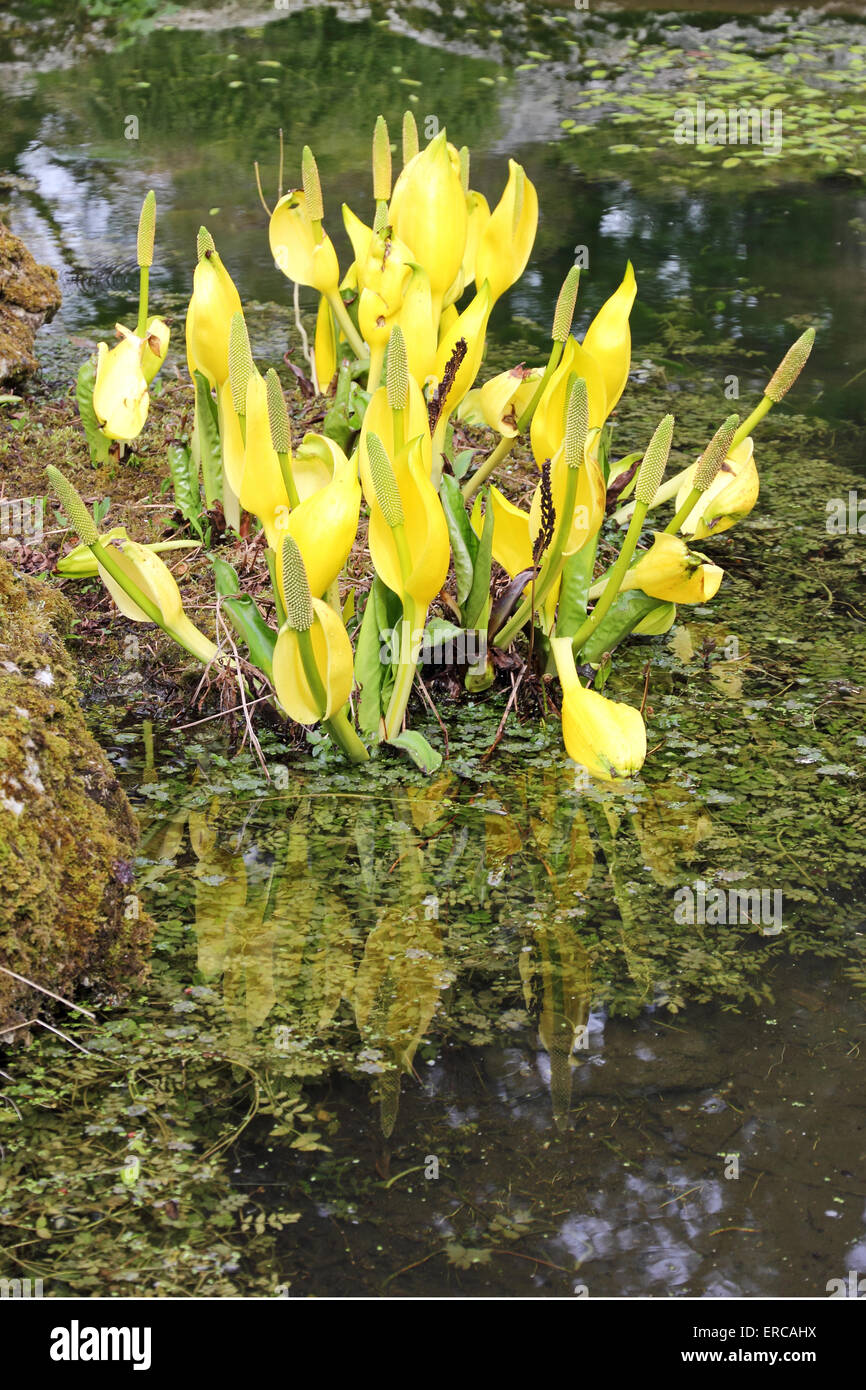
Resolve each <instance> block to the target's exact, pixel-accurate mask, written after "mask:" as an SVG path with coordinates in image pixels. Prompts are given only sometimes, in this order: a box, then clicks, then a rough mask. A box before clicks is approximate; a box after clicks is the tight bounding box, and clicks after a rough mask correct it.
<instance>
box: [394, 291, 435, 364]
mask: <svg viewBox="0 0 866 1390" xmlns="http://www.w3.org/2000/svg"><path fill="white" fill-rule="evenodd" d="M397 323H398V324H399V325H400V328H401V329H402V330H403V337H404V339H405V342H406V356H407V358H408V362H409V375H410V376H411V377H412V378H413V380H414V381H415V382H416V383H417V384H418V385H419V386H424V384H425V383H426V381H427V379H428V378H429V377H431V376H433V375H434V374H435V371H436V348H437V345H438V335H437V332H436V323H435V321H434V318H433V298H432V295H431V292H430V277H429V275H428V274H427V272H426V270H424V269H423V267H422V266H420V265H415V266H412V274H411V277H410V279H409V283H408V285H407V286H406V293H405V294H404V296H403V305H402V308H401V309H400V312H399V313H398V315H397Z"/></svg>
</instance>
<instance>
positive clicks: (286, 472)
mask: <svg viewBox="0 0 866 1390" xmlns="http://www.w3.org/2000/svg"><path fill="white" fill-rule="evenodd" d="M277 459H278V460H279V465H280V472H281V473H282V475H283V483H284V484H285V488H286V492H287V494H288V498H289V504H290V506H291V508H292V511H294V509H295V507H299V506H300V505H301V500H300V498H299V497H298V489H297V487H296V486H295V475H294V473H293V472H292V461H291V459H290V458H289V456H288V454H277Z"/></svg>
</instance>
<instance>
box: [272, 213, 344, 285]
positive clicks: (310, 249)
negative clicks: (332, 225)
mask: <svg viewBox="0 0 866 1390" xmlns="http://www.w3.org/2000/svg"><path fill="white" fill-rule="evenodd" d="M268 237H269V240H270V245H271V255H272V256H273V258H274V261H275V263H276V265H277V267H278V269H279V270H281V271H282V272H283V274H284V275H285V276H287V277H288V279H290V280H294V281H296V283H297V284H299V285H308V286H309V287H310V288H311V289H314V290H318V291H319V293H320V294H326V295H334V294H336V293H337V290H338V286H339V284H340V267H339V265H338V263H337V253H336V251H335V250H334V247H333V243H332V242H331V238H330V237H329V236H328V234H327V232H325V231H324V230H322V232H321V238H320V239H318V240H317V238H316V233H315V229H314V227H313V223H312V220H311V218H310V214H309V210H308V208H307V200H306V197H305V196H304V194H303V193H302V192H301V191H300V190H299V189H294V190H293V191H292V192H291V193H287V194H286V195H285V197H284V198H281V199H280V201H279V202H278V203H277V206H276V207H275V208H274V211H273V213H272V214H271V220H270V224H269V227H268Z"/></svg>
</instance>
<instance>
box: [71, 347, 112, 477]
mask: <svg viewBox="0 0 866 1390" xmlns="http://www.w3.org/2000/svg"><path fill="white" fill-rule="evenodd" d="M95 385H96V358H95V357H88V359H87V361H86V362H83V363H82V364H81V366H80V368H79V369H78V378H77V380H76V383H75V399H76V401H77V402H78V414H79V415H80V416H81V423H82V425H83V426H84V433H85V436H86V438H87V447H88V448H89V449H90V461H91V463H94V464H97V463H107V462H108V451H109V448H110V447H111V441H110V440H109V439H107V438H106V437H105V435H104V434H103V433H102V430H101V429H100V428H99V421H98V420H97V418H96V411H95V410H94V409H93V388H94V386H95Z"/></svg>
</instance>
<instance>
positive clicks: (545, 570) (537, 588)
mask: <svg viewBox="0 0 866 1390" xmlns="http://www.w3.org/2000/svg"><path fill="white" fill-rule="evenodd" d="M579 472H580V469H579V468H569V469H567V476H566V480H565V497H564V499H563V504H562V510H561V513H560V515H559V516H558V517H557V521H556V530H555V531H554V534H553V540H552V541H551V544H550V546H549V548H548V551H547V554H546V555H545V557H544V561H543V563H542V566H541V570H540V572H539V575H538V580H537V582H536V581H535V580H533V586H532V592H531V594H530V596H529V598H528V599H524V600H523V602H522V603H521V604H520V606H519V608H518V609H517V612H516V613H515V614H514V615H513V616H512V617H511V618H509V620H508V622H507V623H506V624H505V626H504V627H503V629H502V631H501V632H500V633H498V634H497V637H496V645H497V646H498V647H507V646H508V645H509V644H510V642H511V641H512V639H513V638H514V637H515V636H516V635H517V633H518V632H519V631H520V629H521V628H522V627H523V624H524V623H525V622H526V620H527V618H528V617H530V615H531V614H532V613H533V612H535V611H536V610H537V609H540V608H541V606H542V604H543V603H544V601H545V599H546V598H547V595H548V594H549V593H550V591H551V589H552V588H553V585H554V584H555V583H556V581H557V579H558V578H559V576H560V575H561V574H562V566H563V564H564V563H565V560H564V556H563V554H562V552H563V549H564V547H565V546H566V544H567V543H568V538H569V535H570V532H571V524H572V521H573V520H574V499H575V496H576V494H577V478H578V474H579Z"/></svg>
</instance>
